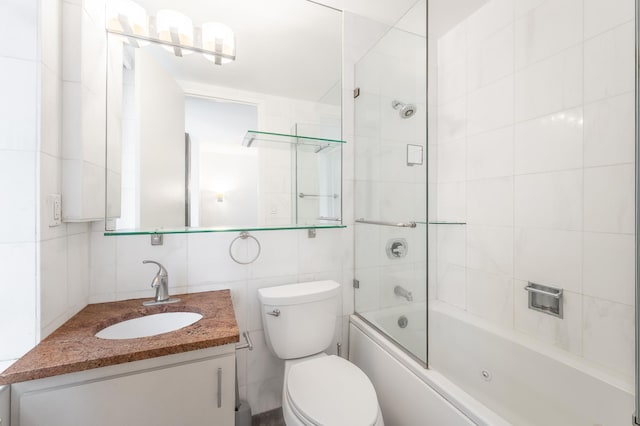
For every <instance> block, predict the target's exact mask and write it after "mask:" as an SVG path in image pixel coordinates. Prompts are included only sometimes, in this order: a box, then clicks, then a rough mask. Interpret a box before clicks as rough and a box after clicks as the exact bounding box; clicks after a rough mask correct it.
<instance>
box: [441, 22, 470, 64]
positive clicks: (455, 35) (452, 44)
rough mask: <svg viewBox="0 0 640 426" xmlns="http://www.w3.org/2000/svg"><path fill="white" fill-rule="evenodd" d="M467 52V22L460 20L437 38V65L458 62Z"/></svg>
mask: <svg viewBox="0 0 640 426" xmlns="http://www.w3.org/2000/svg"><path fill="white" fill-rule="evenodd" d="M466 53H467V23H466V22H462V23H461V24H459V25H456V26H455V27H454V28H452V29H451V30H449V31H448V32H447V33H446V34H445V35H443V36H442V37H441V38H439V39H438V67H440V69H442V66H445V65H448V64H451V63H455V62H460V61H462V60H463V59H464V58H465V57H466Z"/></svg>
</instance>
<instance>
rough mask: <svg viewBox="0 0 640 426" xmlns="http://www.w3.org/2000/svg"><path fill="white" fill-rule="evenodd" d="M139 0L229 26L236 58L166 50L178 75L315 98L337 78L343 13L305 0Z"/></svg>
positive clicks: (145, 4) (198, 21) (151, 9)
mask: <svg viewBox="0 0 640 426" xmlns="http://www.w3.org/2000/svg"><path fill="white" fill-rule="evenodd" d="M137 2H138V3H139V4H140V5H142V6H143V7H144V8H145V9H146V10H147V13H149V14H150V15H154V14H155V13H156V12H157V11H158V10H159V9H164V8H167V9H175V10H178V11H180V12H182V13H184V14H186V15H188V16H189V17H191V19H192V20H193V23H194V25H196V26H199V25H201V24H203V23H205V22H210V21H214V22H222V23H224V24H226V25H228V26H229V27H231V28H232V29H233V31H234V33H235V35H236V46H237V48H236V61H235V62H231V63H228V64H225V65H222V66H216V65H214V64H213V63H211V62H209V61H207V60H206V59H205V58H204V57H202V55H197V54H193V55H188V56H185V57H184V58H179V59H176V60H172V59H170V55H169V54H167V61H169V60H170V61H171V65H170V66H171V68H172V69H173V71H174V73H175V76H176V78H178V79H181V80H187V81H194V82H198V83H204V84H211V85H216V86H224V87H232V88H236V89H240V90H247V91H253V92H261V93H268V94H275V95H279V96H285V97H291V98H297V99H306V100H313V101H317V100H319V99H320V98H322V97H323V96H324V95H325V94H326V93H327V92H328V91H329V90H330V89H331V88H332V87H334V86H335V85H336V83H337V82H338V81H339V80H340V78H341V73H342V69H341V56H342V16H341V13H340V12H338V11H335V10H333V9H330V8H327V7H324V6H321V5H318V4H314V3H311V2H308V1H305V0H233V1H230V0H207V1H203V0H137ZM167 53H168V52H167ZM163 62H164V61H163Z"/></svg>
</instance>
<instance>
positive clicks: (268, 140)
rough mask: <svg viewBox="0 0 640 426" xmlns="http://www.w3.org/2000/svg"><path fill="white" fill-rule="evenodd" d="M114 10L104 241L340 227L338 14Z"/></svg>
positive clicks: (230, 6)
mask: <svg viewBox="0 0 640 426" xmlns="http://www.w3.org/2000/svg"><path fill="white" fill-rule="evenodd" d="M114 3H115V4H121V3H122V4H127V5H128V7H130V10H133V12H130V11H127V10H123V9H118V10H117V11H116V12H115V13H113V11H111V12H110V11H109V10H108V11H107V14H108V18H107V29H108V70H107V76H108V77H107V191H106V193H107V211H106V215H105V216H106V224H107V232H106V234H116V235H119V234H127V233H162V232H210V231H216V230H220V231H224V230H238V229H270V228H276V229H282V228H297V227H302V228H305V227H323V226H341V223H342V222H341V216H342V187H341V181H342V176H341V173H342V146H343V144H344V141H342V140H341V127H342V126H341V116H342V109H341V95H342V81H341V74H342V53H341V52H342V14H341V12H339V11H336V10H334V9H331V8H328V7H325V6H321V5H318V4H316V3H313V2H310V1H306V0H234V1H230V0H226V1H222V0H217V1H207V2H202V1H198V0H188V1H178V0H139V1H137V3H135V4H133V6H132V4H131V3H132V2H130V1H129V0H119V1H117V2H114ZM125 9H126V8H125ZM166 9H171V10H172V11H173V12H171V13H168V12H166ZM176 12H178V13H176ZM145 14H146V16H144V15H145ZM171 19H173V21H171ZM168 20H169V21H171V22H169V23H167V21H168ZM189 21H191V22H189ZM145 22H146V23H147V24H148V27H145V26H144V25H145V24H144V23H145ZM212 22H218V23H222V24H224V25H220V24H211V23H212ZM212 28H213V29H214V30H216V31H218V33H217V34H214V35H213V36H212V35H211V34H212V31H213V30H212ZM214 32H215V31H214Z"/></svg>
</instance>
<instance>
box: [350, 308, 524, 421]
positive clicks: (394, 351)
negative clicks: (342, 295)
mask: <svg viewBox="0 0 640 426" xmlns="http://www.w3.org/2000/svg"><path fill="white" fill-rule="evenodd" d="M349 323H350V324H352V325H353V326H354V327H356V328H357V329H358V330H360V331H361V332H362V333H363V334H364V335H365V336H367V337H369V338H370V339H371V340H372V341H373V342H374V343H375V344H376V345H377V346H379V347H380V348H381V350H384V351H386V352H387V353H388V354H389V355H391V356H392V357H393V358H395V359H396V360H397V361H398V362H400V363H401V364H402V365H403V366H404V367H405V368H407V369H408V370H409V371H410V372H411V373H413V374H414V375H415V376H417V377H418V378H419V379H420V380H421V381H422V382H423V383H424V384H425V385H426V386H429V387H430V388H431V389H433V390H434V391H435V392H436V393H437V394H438V395H440V396H441V397H442V398H443V399H444V400H446V401H447V402H449V403H450V404H451V405H452V406H453V407H455V408H456V409H457V410H459V411H460V412H461V413H462V414H464V415H465V416H466V417H467V418H469V419H470V420H471V421H472V422H474V423H475V424H477V425H479V426H511V423H509V422H507V421H506V420H505V419H504V418H503V417H501V416H500V415H499V414H497V413H496V412H495V411H493V410H491V409H490V408H489V407H487V406H486V405H484V404H482V403H481V402H479V401H478V400H477V399H475V398H473V397H472V396H471V395H469V394H468V393H466V392H465V391H464V390H463V389H462V388H460V387H459V386H457V385H456V384H454V383H453V382H451V381H450V380H449V379H447V378H446V377H445V376H444V375H442V374H441V373H439V372H437V371H435V370H432V369H429V368H427V367H423V365H424V364H422V363H421V362H420V361H416V359H415V357H414V356H412V355H411V354H410V353H407V351H406V350H404V348H402V347H401V346H399V345H398V344H397V343H395V342H393V341H392V339H390V338H387V334H386V333H384V332H383V331H379V329H378V328H377V327H375V325H371V323H370V322H369V321H367V320H366V319H363V318H362V317H361V316H360V315H358V314H357V313H354V314H352V315H350V316H349Z"/></svg>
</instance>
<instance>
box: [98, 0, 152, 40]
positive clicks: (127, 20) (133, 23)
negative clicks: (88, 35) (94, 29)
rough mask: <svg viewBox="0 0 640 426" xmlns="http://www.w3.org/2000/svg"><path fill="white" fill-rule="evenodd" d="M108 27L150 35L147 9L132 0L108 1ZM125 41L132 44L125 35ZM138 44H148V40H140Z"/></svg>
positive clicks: (122, 31)
mask: <svg viewBox="0 0 640 426" xmlns="http://www.w3.org/2000/svg"><path fill="white" fill-rule="evenodd" d="M106 24H107V28H108V29H110V30H113V31H116V32H120V33H124V34H130V35H137V36H142V37H148V36H149V19H148V17H147V11H146V10H144V8H143V7H142V6H140V5H139V4H138V3H135V2H133V1H131V0H110V1H108V2H107V22H106ZM124 41H125V43H128V44H131V42H130V40H129V39H128V38H126V37H124ZM137 43H138V46H140V47H142V46H146V45H148V44H149V42H147V41H142V40H138V41H137Z"/></svg>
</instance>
